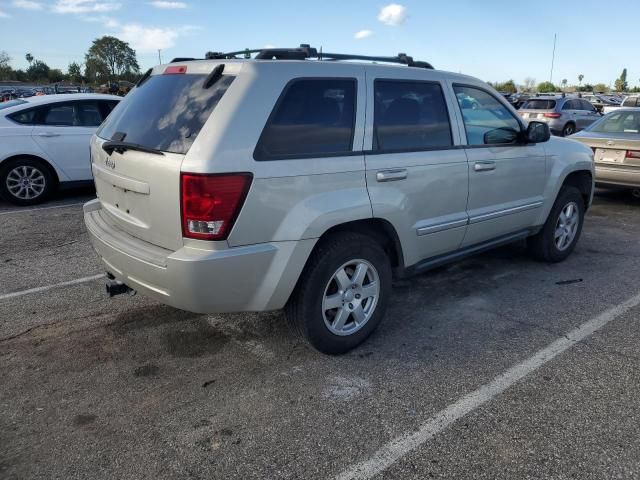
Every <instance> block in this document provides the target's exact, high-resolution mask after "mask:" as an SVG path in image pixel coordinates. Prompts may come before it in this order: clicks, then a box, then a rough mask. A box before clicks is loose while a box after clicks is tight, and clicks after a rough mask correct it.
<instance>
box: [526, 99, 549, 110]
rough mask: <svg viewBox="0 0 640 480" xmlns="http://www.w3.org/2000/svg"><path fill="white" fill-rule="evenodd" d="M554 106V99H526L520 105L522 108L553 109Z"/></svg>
mask: <svg viewBox="0 0 640 480" xmlns="http://www.w3.org/2000/svg"><path fill="white" fill-rule="evenodd" d="M554 108H556V101H555V100H528V101H527V103H525V104H524V105H523V106H522V110H553V109H554Z"/></svg>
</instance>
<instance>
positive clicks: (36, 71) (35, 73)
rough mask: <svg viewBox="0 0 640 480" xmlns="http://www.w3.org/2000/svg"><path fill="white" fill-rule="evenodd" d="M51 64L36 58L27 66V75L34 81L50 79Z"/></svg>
mask: <svg viewBox="0 0 640 480" xmlns="http://www.w3.org/2000/svg"><path fill="white" fill-rule="evenodd" d="M49 70H51V69H50V68H49V65H47V64H46V63H44V62H42V61H40V60H34V61H33V63H32V64H31V66H30V67H29V68H27V77H29V80H31V81H32V82H37V81H42V80H48V79H49Z"/></svg>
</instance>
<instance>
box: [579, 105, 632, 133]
mask: <svg viewBox="0 0 640 480" xmlns="http://www.w3.org/2000/svg"><path fill="white" fill-rule="evenodd" d="M587 130H589V131H591V132H601V133H631V134H635V135H634V136H635V137H638V133H639V132H640V111H637V112H636V111H633V112H613V113H610V114H609V115H606V116H605V117H603V118H602V120H600V121H599V122H596V123H594V124H593V125H591V127H589V128H587Z"/></svg>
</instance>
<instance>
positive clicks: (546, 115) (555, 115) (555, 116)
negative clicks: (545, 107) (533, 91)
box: [544, 113, 561, 118]
mask: <svg viewBox="0 0 640 480" xmlns="http://www.w3.org/2000/svg"><path fill="white" fill-rule="evenodd" d="M544 116H545V117H546V118H560V117H561V115H560V114H559V113H545V114H544Z"/></svg>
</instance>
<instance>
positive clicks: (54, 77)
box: [47, 68, 64, 83]
mask: <svg viewBox="0 0 640 480" xmlns="http://www.w3.org/2000/svg"><path fill="white" fill-rule="evenodd" d="M47 77H48V78H49V83H58V82H61V81H62V80H64V73H62V70H60V69H59V68H52V69H51V70H49V73H48V74H47Z"/></svg>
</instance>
